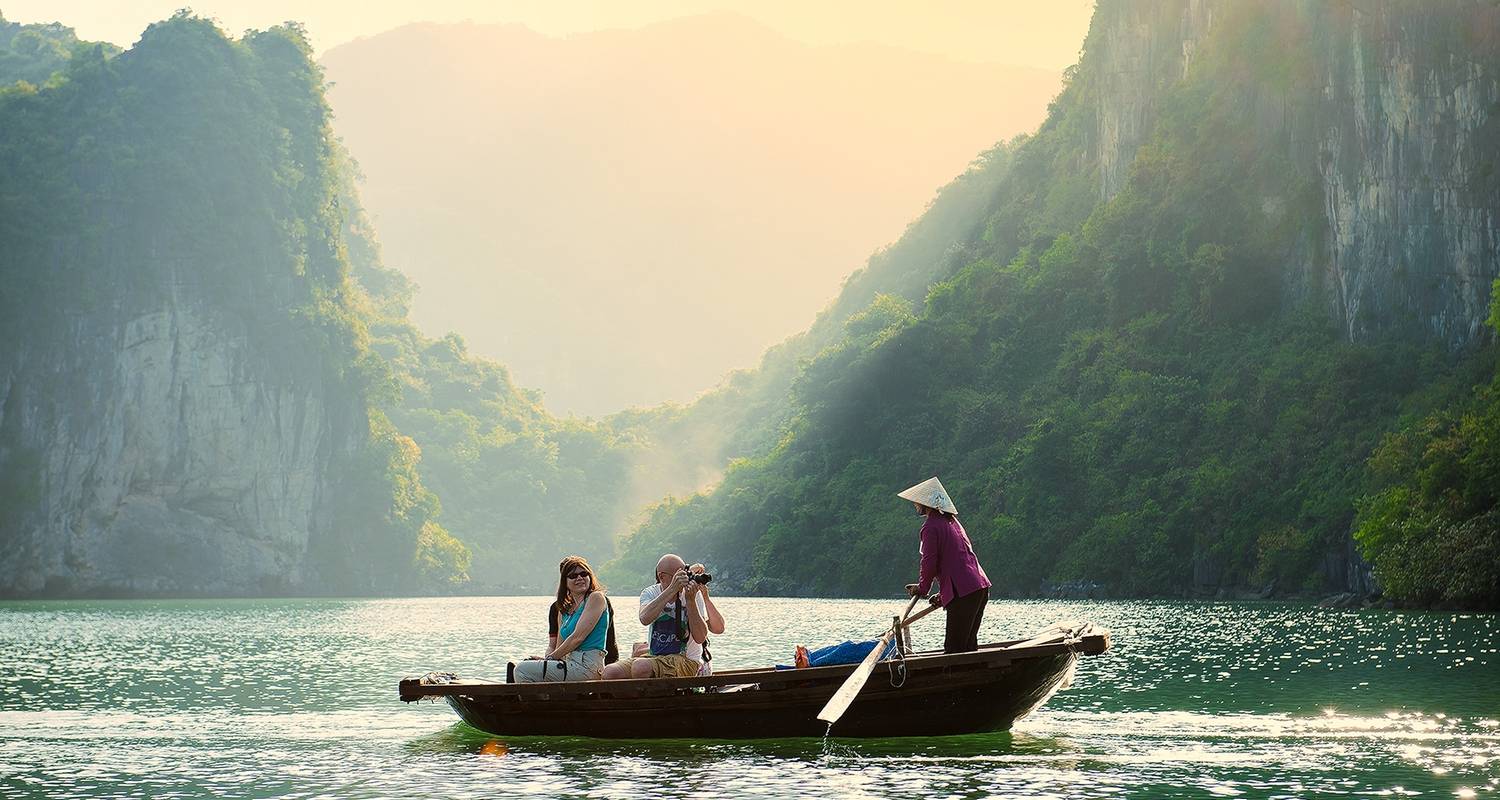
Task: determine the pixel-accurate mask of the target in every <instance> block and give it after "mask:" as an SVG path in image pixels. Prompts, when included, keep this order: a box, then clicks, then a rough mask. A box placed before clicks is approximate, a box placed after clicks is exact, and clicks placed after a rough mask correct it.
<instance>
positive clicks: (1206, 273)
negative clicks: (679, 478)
mask: <svg viewBox="0 0 1500 800" xmlns="http://www.w3.org/2000/svg"><path fill="white" fill-rule="evenodd" d="M1096 25H1097V20H1096ZM1316 36H1317V31H1316V30H1314V29H1311V28H1309V27H1308V26H1306V25H1300V24H1299V20H1298V19H1297V18H1296V14H1295V12H1294V10H1290V9H1284V8H1279V7H1276V6H1274V5H1272V6H1255V5H1253V4H1244V5H1242V6H1237V7H1236V8H1235V9H1234V10H1233V11H1232V14H1230V15H1229V18H1228V19H1226V20H1223V21H1220V22H1216V25H1215V33H1214V35H1213V41H1212V42H1210V43H1207V44H1205V45H1203V46H1202V48H1201V52H1203V53H1204V54H1205V55H1204V56H1202V57H1200V58H1198V59H1196V60H1195V61H1194V64H1193V69H1192V70H1191V71H1190V73H1189V75H1188V76H1187V77H1186V78H1185V79H1184V80H1182V81H1180V82H1179V83H1178V84H1176V85H1175V86H1173V87H1172V88H1171V89H1170V90H1169V91H1168V92H1167V93H1166V95H1165V99H1164V102H1163V106H1162V108H1161V110H1160V114H1159V115H1158V118H1157V120H1156V122H1155V129H1154V134H1153V136H1152V137H1151V138H1150V139H1149V140H1148V142H1147V144H1146V145H1145V146H1144V147H1143V148H1142V149H1141V151H1140V152H1139V154H1138V155H1137V157H1136V160H1135V162H1134V165H1133V168H1132V170H1131V173H1130V175H1129V178H1128V181H1127V182H1126V183H1125V185H1124V187H1123V188H1122V189H1121V191H1119V192H1118V193H1117V194H1115V195H1114V196H1113V197H1110V198H1108V199H1107V200H1103V199H1101V197H1100V194H1099V189H1098V187H1099V179H1098V172H1097V170H1098V165H1097V164H1095V163H1094V162H1093V161H1092V160H1091V155H1090V153H1091V151H1090V137H1091V136H1093V135H1094V134H1095V132H1096V131H1097V121H1096V119H1095V118H1094V116H1093V115H1094V113H1096V109H1097V108H1098V107H1099V103H1098V102H1097V100H1098V93H1099V92H1101V91H1104V89H1103V87H1102V85H1101V81H1102V80H1103V79H1104V76H1102V75H1101V74H1100V73H1099V71H1098V70H1096V69H1094V68H1093V67H1092V66H1091V64H1090V62H1089V52H1090V49H1091V48H1089V47H1087V46H1086V48H1085V59H1084V62H1083V63H1081V65H1080V67H1079V68H1078V69H1077V70H1076V71H1074V72H1073V73H1072V75H1071V76H1070V83H1069V85H1068V87H1067V88H1066V90H1065V91H1064V93H1063V94H1062V95H1061V96H1060V97H1059V99H1058V100H1057V101H1056V102H1055V103H1054V106H1053V109H1052V114H1051V116H1050V117H1049V119H1048V121H1047V123H1046V124H1045V125H1044V126H1043V127H1042V129H1041V130H1040V131H1039V132H1038V133H1037V134H1036V135H1035V136H1033V137H1030V138H1027V139H1024V140H1021V141H1017V142H1014V143H1012V144H1011V145H1010V146H1008V147H1007V148H1004V149H1002V150H1001V151H997V153H996V154H993V155H992V156H991V158H996V159H1004V161H1005V164H1006V169H1005V170H1004V171H1003V174H1002V175H1000V176H999V181H998V185H997V187H996V188H995V189H994V191H993V193H992V194H991V196H990V197H991V202H990V206H989V207H988V208H987V209H986V210H985V212H984V213H983V214H982V215H981V216H980V220H981V223H980V224H979V225H977V226H975V227H976V235H974V236H972V237H970V238H969V239H968V240H967V244H966V246H964V247H963V248H961V249H960V250H959V251H958V252H956V253H954V254H952V255H951V256H950V258H951V260H952V261H953V262H955V263H957V265H958V266H957V268H956V270H955V271H953V272H952V273H951V275H950V276H949V277H947V278H946V279H945V280H942V281H940V282H938V283H936V284H935V285H932V286H931V288H930V290H929V291H928V292H927V294H926V297H925V299H924V300H923V302H922V303H921V305H920V306H916V307H913V306H911V305H909V304H907V303H906V302H904V301H903V299H902V298H899V297H891V296H887V297H877V298H876V299H875V300H874V301H873V302H871V303H870V304H869V305H868V307H867V308H866V309H865V310H864V311H863V312H861V313H858V314H854V315H852V316H849V317H847V318H846V321H845V324H844V331H843V336H842V339H840V340H837V341H833V342H831V343H828V344H826V346H823V347H822V349H821V350H820V351H819V352H817V354H816V355H815V356H814V357H812V358H810V359H807V360H806V361H804V362H803V363H801V364H800V365H799V367H798V369H797V375H796V378H795V382H794V385H793V388H792V391H791V396H790V399H789V403H790V408H789V410H788V412H787V414H786V415H785V416H784V417H782V418H780V424H779V425H778V427H777V428H776V429H775V431H774V433H772V434H770V435H767V434H762V436H763V437H764V438H767V439H770V440H773V441H775V445H774V446H773V447H772V448H769V449H767V450H765V451H763V452H762V453H760V454H756V455H754V456H753V457H750V458H746V459H742V460H740V461H738V462H736V463H735V464H734V465H733V466H732V467H731V469H730V471H729V472H728V474H727V475H726V477H725V479H724V481H723V483H722V484H721V485H720V486H719V487H718V488H717V489H716V490H715V491H713V492H711V493H708V494H704V495H698V496H694V497H691V498H689V499H686V500H671V501H668V502H666V503H664V504H662V505H660V506H658V507H657V508H656V509H655V510H654V511H653V513H652V515H651V517H650V518H649V519H648V520H647V521H646V522H645V524H643V525H642V526H641V527H640V528H639V529H638V530H637V531H636V532H635V534H634V535H633V536H632V537H631V538H630V539H629V540H628V541H627V542H626V543H625V545H624V547H623V553H622V556H621V558H620V560H619V562H618V563H617V564H616V565H615V570H616V571H618V572H622V573H635V574H646V573H645V572H644V571H649V566H648V565H649V564H650V563H651V561H652V560H654V558H655V556H656V554H657V553H660V552H661V551H663V550H677V551H681V552H683V553H684V554H685V555H688V556H689V557H692V558H706V559H709V560H711V561H713V562H715V564H716V568H717V570H718V571H719V572H721V573H724V574H725V575H726V577H727V578H728V579H729V581H730V582H731V584H732V585H735V586H737V587H738V588H740V589H742V590H745V591H751V592H759V593H777V594H781V593H786V594H800V593H807V592H811V593H815V594H884V593H890V592H893V591H897V590H899V587H900V585H901V584H902V583H904V582H906V581H908V580H911V579H912V577H913V575H914V571H915V568H916V531H917V528H918V521H917V520H916V519H915V518H914V517H912V516H910V510H909V509H910V507H909V505H907V504H905V503H902V502H900V501H897V500H896V499H895V498H894V497H893V494H894V492H896V491H898V490H900V489H901V488H904V487H905V486H907V485H910V484H912V483H915V482H917V481H919V480H921V479H924V478H926V477H928V476H930V475H933V474H939V475H941V476H942V477H943V479H944V482H945V483H946V484H947V485H948V487H949V489H950V491H951V492H952V493H953V495H954V497H955V499H956V500H957V501H958V504H959V507H960V509H961V511H962V513H961V517H962V519H963V520H964V523H965V525H966V527H967V529H968V532H969V534H970V536H971V538H972V539H973V540H974V543H975V547H976V549H977V551H978V553H979V556H980V558H981V561H982V562H983V563H984V564H985V565H986V566H987V569H988V571H989V574H990V577H991V578H992V579H993V580H994V581H995V584H996V587H997V590H998V591H1000V592H1003V593H1006V594H1030V593H1035V592H1037V591H1038V590H1039V589H1040V588H1041V586H1042V584H1043V583H1044V582H1045V581H1048V580H1067V579H1082V580H1087V581H1093V582H1098V583H1100V584H1103V585H1104V586H1105V587H1106V590H1107V591H1110V592H1112V593H1116V594H1121V595H1134V596H1141V595H1154V596H1185V595H1193V594H1199V593H1204V592H1207V593H1214V592H1218V591H1222V590H1224V589H1226V588H1227V589H1237V588H1238V589H1253V590H1256V591H1267V590H1269V591H1275V592H1279V593H1283V594H1285V593H1293V594H1295V593H1304V592H1313V591H1319V590H1322V589H1324V588H1325V587H1332V586H1337V585H1342V584H1343V581H1344V578H1345V575H1344V572H1345V570H1348V569H1350V568H1351V567H1352V566H1355V565H1351V564H1350V561H1349V558H1348V554H1347V550H1348V541H1349V530H1350V526H1351V524H1352V522H1353V518H1354V514H1355V503H1356V500H1357V499H1358V498H1359V497H1361V496H1362V495H1363V494H1365V493H1366V492H1368V491H1370V490H1371V488H1372V485H1373V484H1372V480H1373V476H1372V475H1371V473H1370V470H1369V467H1368V466H1367V464H1366V459H1367V458H1368V457H1369V456H1370V454H1371V452H1372V451H1373V450H1374V449H1375V447H1376V445H1377V443H1379V442H1380V440H1381V437H1382V436H1383V435H1384V434H1385V433H1386V432H1387V431H1389V430H1390V429H1391V428H1392V427H1393V426H1394V425H1395V424H1397V420H1398V419H1401V418H1402V417H1403V416H1404V415H1411V414H1416V415H1421V414H1423V413H1427V412H1428V411H1431V410H1432V409H1434V408H1440V407H1442V406H1443V405H1444V404H1446V403H1450V402H1453V401H1454V400H1455V399H1456V398H1459V397H1461V396H1463V394H1464V392H1465V391H1466V388H1467V387H1468V386H1469V385H1471V384H1472V382H1473V381H1474V379H1475V376H1476V374H1477V373H1476V370H1477V369H1480V367H1478V366H1476V362H1475V361H1474V360H1473V359H1470V360H1458V361H1456V360H1454V359H1452V358H1450V357H1449V356H1447V355H1446V354H1445V353H1444V351H1443V350H1442V349H1441V348H1440V347H1439V346H1438V345H1436V344H1430V345H1429V344H1422V343H1421V340H1420V339H1419V338H1416V337H1402V338H1401V339H1399V340H1398V339H1395V338H1393V339H1391V340H1389V341H1374V342H1366V343H1363V344H1357V345H1356V344H1349V343H1347V342H1345V341H1344V337H1343V336H1342V335H1341V333H1340V332H1339V331H1338V330H1336V329H1335V328H1334V326H1333V324H1332V323H1331V322H1330V321H1329V320H1327V318H1326V315H1325V314H1324V313H1323V312H1322V309H1321V308H1320V307H1318V306H1317V305H1316V304H1315V303H1312V302H1309V303H1307V304H1300V303H1295V302H1289V301H1288V300H1287V296H1288V295H1287V293H1286V292H1285V289H1284V283H1283V281H1284V279H1285V275H1286V274H1288V273H1289V272H1292V271H1293V270H1291V269H1290V267H1291V266H1292V265H1291V263H1290V262H1293V261H1294V260H1296V259H1298V258H1300V257H1304V251H1302V250H1299V245H1300V243H1302V242H1305V241H1308V240H1309V239H1311V238H1314V237H1313V235H1314V234H1315V233H1317V231H1316V228H1315V227H1314V226H1316V225H1318V224H1320V220H1321V208H1320V207H1319V203H1320V202H1321V200H1320V195H1319V194H1318V192H1317V191H1316V189H1317V187H1316V183H1315V181H1316V176H1317V172H1316V164H1315V163H1313V164H1308V163H1301V162H1296V161H1294V160H1293V159H1292V154H1291V153H1290V152H1289V150H1288V148H1287V146H1286V138H1287V136H1288V134H1287V131H1286V130H1285V129H1278V130H1267V129H1266V128H1265V126H1264V125H1263V124H1261V118H1260V117H1258V116H1257V115H1256V114H1255V110H1256V108H1257V98H1258V97H1259V94H1258V92H1259V91H1260V90H1261V88H1262V87H1264V86H1265V85H1266V84H1267V83H1268V82H1269V83H1272V84H1274V86H1275V87H1276V90H1277V92H1278V95H1279V96H1281V97H1284V98H1285V103H1286V105H1287V106H1288V107H1291V108H1304V109H1312V111H1310V112H1309V113H1307V114H1305V115H1304V116H1302V117H1301V118H1295V117H1294V118H1292V119H1290V120H1289V121H1288V122H1287V128H1291V129H1292V131H1293V134H1292V135H1294V136H1295V135H1299V134H1300V133H1302V132H1305V128H1306V126H1313V125H1316V124H1317V120H1318V117H1317V111H1316V109H1317V108H1318V103H1317V98H1318V92H1319V89H1320V87H1319V85H1318V83H1317V81H1316V80H1315V76H1313V75H1312V74H1311V72H1310V71H1307V70H1303V69H1300V67H1301V66H1302V65H1300V64H1299V63H1297V60H1296V56H1297V54H1298V53H1304V52H1309V51H1310V50H1311V49H1312V48H1316V47H1317V46H1319V44H1318V41H1317V39H1316ZM1267 37H1271V39H1269V40H1274V41H1277V42H1278V46H1279V47H1281V48H1282V49H1283V51H1284V52H1285V53H1286V54H1287V58H1286V59H1280V60H1276V61H1275V63H1270V62H1268V61H1267V59H1265V58H1263V55H1264V50H1265V47H1266V42H1267V41H1269V40H1268V38H1267ZM1298 126H1303V127H1302V129H1300V130H1299V128H1298ZM1298 271H1299V272H1301V273H1304V274H1305V273H1314V274H1316V271H1315V270H1307V269H1302V270H1298ZM1315 288H1316V287H1314V289H1315ZM1310 294H1311V295H1312V296H1316V291H1315V290H1314V291H1313V292H1311V293H1310ZM1481 360H1482V359H1481ZM1455 425H1459V423H1458V422H1457V421H1455V422H1454V423H1453V425H1450V426H1448V427H1447V428H1444V429H1443V430H1454V429H1455V428H1454V426H1455ZM1475 426H1482V420H1476V421H1474V422H1472V423H1471V424H1470V430H1466V431H1464V432H1461V433H1459V434H1457V435H1458V436H1459V437H1460V438H1462V439H1463V440H1464V441H1466V442H1475V441H1478V440H1474V439H1472V438H1471V436H1472V435H1473V434H1472V429H1473V428H1474V427H1475ZM1439 427H1441V426H1439ZM1398 449H1400V445H1395V444H1387V445H1386V447H1385V448H1383V449H1382V455H1381V456H1380V457H1379V458H1377V463H1382V462H1392V463H1394V468H1395V471H1396V472H1397V473H1400V472H1401V471H1402V470H1403V469H1406V468H1407V466H1408V465H1407V464H1405V463H1397V462H1400V458H1399V457H1398V455H1397V453H1396V450H1398ZM1458 449H1459V450H1460V451H1461V452H1460V453H1458V454H1456V455H1454V456H1453V457H1454V458H1458V459H1460V460H1463V459H1468V460H1467V461H1463V463H1465V464H1469V465H1473V469H1474V470H1475V471H1474V472H1473V474H1472V477H1473V478H1474V483H1475V485H1480V484H1483V485H1487V486H1493V485H1494V484H1493V483H1492V482H1491V483H1489V484H1484V481H1483V480H1482V478H1483V477H1484V475H1483V473H1482V472H1481V471H1478V470H1479V466H1480V465H1482V464H1488V463H1489V462H1487V461H1485V460H1484V459H1485V456H1484V455H1483V454H1482V453H1479V450H1475V451H1474V452H1473V453H1471V452H1470V450H1469V449H1467V448H1458ZM1481 449H1482V448H1481ZM1471 494H1472V496H1467V495H1466V497H1468V500H1469V502H1468V504H1467V505H1466V506H1464V508H1463V509H1462V511H1461V512H1455V513H1454V515H1453V517H1452V522H1453V524H1452V525H1450V526H1449V527H1450V528H1451V529H1452V530H1451V534H1450V535H1449V538H1450V539H1451V540H1452V541H1453V544H1452V545H1451V547H1449V555H1450V560H1451V556H1454V555H1456V554H1458V553H1467V552H1471V551H1470V550H1469V549H1468V548H1469V547H1470V545H1471V543H1472V542H1473V541H1475V540H1477V538H1478V537H1480V535H1481V533H1480V531H1481V530H1493V526H1491V527H1490V528H1488V529H1484V528H1483V525H1484V524H1485V523H1484V521H1483V519H1484V518H1480V517H1477V516H1475V515H1476V514H1478V513H1479V511H1480V510H1481V509H1487V508H1490V507H1492V505H1493V500H1492V499H1491V496H1490V495H1485V494H1483V493H1479V492H1473V493H1471ZM1382 497H1385V498H1387V499H1388V500H1390V502H1391V505H1392V506H1397V507H1399V506H1400V505H1401V504H1400V502H1398V499H1399V498H1398V499H1391V498H1392V497H1393V496H1392V495H1389V494H1387V495H1383V496H1382ZM1486 503H1489V505H1485V504H1486ZM1371 507H1372V508H1374V507H1376V506H1371ZM1424 519H1426V518H1424ZM1427 522H1430V520H1427ZM1424 524H1426V523H1424ZM1445 530H1446V529H1445ZM1371 549H1372V551H1379V550H1381V549H1382V547H1381V546H1376V547H1374V548H1371ZM1382 563H1383V562H1382V559H1381V556H1380V555H1378V554H1377V555H1376V564H1377V567H1380V566H1381V565H1382ZM1486 563H1487V564H1492V563H1493V559H1491V560H1490V561H1487V562H1486ZM1388 572H1389V569H1388V568H1386V569H1382V572H1381V574H1382V575H1385V574H1387V573H1388ZM1486 574H1492V573H1486ZM1463 580H1465V581H1469V582H1471V583H1472V582H1474V581H1475V580H1478V578H1477V577H1473V576H1470V577H1465V578H1463ZM1492 602H1493V601H1492Z"/></svg>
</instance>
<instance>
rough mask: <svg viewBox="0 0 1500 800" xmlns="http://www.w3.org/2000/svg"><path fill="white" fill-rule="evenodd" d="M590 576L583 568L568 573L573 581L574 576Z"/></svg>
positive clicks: (569, 578) (568, 576)
mask: <svg viewBox="0 0 1500 800" xmlns="http://www.w3.org/2000/svg"><path fill="white" fill-rule="evenodd" d="M588 576H589V574H588V573H587V572H584V571H583V570H579V571H577V572H569V573H568V575H567V578H568V580H570V581H571V580H573V579H574V578H587V577H588Z"/></svg>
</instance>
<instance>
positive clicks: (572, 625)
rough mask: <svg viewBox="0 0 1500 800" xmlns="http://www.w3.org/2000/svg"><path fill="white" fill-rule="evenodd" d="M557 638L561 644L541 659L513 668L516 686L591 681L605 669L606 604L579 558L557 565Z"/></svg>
mask: <svg viewBox="0 0 1500 800" xmlns="http://www.w3.org/2000/svg"><path fill="white" fill-rule="evenodd" d="M558 574H559V578H558V583H557V613H558V629H557V635H558V637H559V639H560V641H557V643H556V645H555V646H553V647H552V649H551V650H550V651H549V652H548V653H547V654H546V655H545V656H543V657H541V658H537V657H535V656H533V657H531V658H529V659H527V660H525V661H522V662H521V663H519V664H514V665H512V669H511V675H512V679H513V680H514V681H515V682H517V683H530V682H535V681H590V680H594V679H596V678H598V677H599V673H600V671H602V670H603V669H604V652H605V641H606V638H607V635H608V632H609V627H610V625H609V622H610V621H609V604H608V601H607V600H606V599H605V597H604V587H603V585H601V584H600V583H599V579H598V578H596V577H595V576H594V569H593V568H592V567H590V566H589V562H587V561H585V560H584V559H583V558H582V557H581V556H568V557H567V558H565V559H563V560H562V563H561V564H559V565H558Z"/></svg>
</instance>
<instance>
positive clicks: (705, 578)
mask: <svg viewBox="0 0 1500 800" xmlns="http://www.w3.org/2000/svg"><path fill="white" fill-rule="evenodd" d="M713 579H714V576H712V575H710V574H708V573H707V572H689V573H688V580H690V581H695V582H697V583H708V582H709V581H711V580H713Z"/></svg>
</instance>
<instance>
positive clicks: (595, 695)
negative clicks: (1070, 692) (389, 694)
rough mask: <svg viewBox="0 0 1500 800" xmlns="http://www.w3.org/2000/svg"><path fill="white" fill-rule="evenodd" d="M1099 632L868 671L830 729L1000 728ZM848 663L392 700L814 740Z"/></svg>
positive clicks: (625, 728) (555, 728)
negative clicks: (431, 701)
mask: <svg viewBox="0 0 1500 800" xmlns="http://www.w3.org/2000/svg"><path fill="white" fill-rule="evenodd" d="M1109 646H1110V642H1109V631H1107V630H1104V629H1101V628H1096V627H1094V626H1092V625H1090V624H1088V623H1083V624H1076V623H1075V624H1068V625H1061V626H1055V627H1054V628H1051V629H1049V630H1048V631H1044V632H1043V633H1041V634H1038V635H1037V636H1033V637H1031V638H1030V639H1025V640H1016V641H1009V642H997V643H994V644H986V645H983V646H981V647H980V648H979V650H978V651H976V652H973V653H957V654H954V655H943V654H942V653H941V652H938V651H928V652H919V653H910V654H905V655H900V656H896V657H893V658H891V659H887V660H886V661H883V662H881V663H880V664H878V665H877V666H876V670H875V672H874V673H873V674H872V675H871V676H870V678H869V681H868V683H867V684H866V685H865V687H864V689H863V691H862V692H860V694H859V696H858V697H857V699H856V700H855V701H854V704H853V705H852V706H850V708H849V710H848V711H847V712H846V713H845V714H844V716H843V718H842V719H840V720H839V722H838V724H837V725H835V726H834V730H832V735H835V736H866V737H868V736H879V737H886V736H940V735H950V734H962V733H978V732H982V731H996V730H1006V729H1008V728H1010V726H1011V725H1012V724H1013V723H1014V722H1015V721H1016V720H1018V719H1020V718H1022V717H1024V716H1026V715H1027V714H1029V713H1031V711H1033V710H1034V709H1036V708H1037V707H1038V706H1040V705H1041V704H1042V703H1044V702H1046V701H1047V699H1048V698H1049V697H1051V696H1052V694H1053V692H1055V691H1057V689H1058V688H1059V686H1060V685H1062V684H1063V683H1064V682H1065V681H1066V680H1068V679H1069V678H1070V677H1071V675H1072V672H1073V669H1074V665H1075V663H1076V662H1077V660H1078V657H1079V656H1080V655H1097V654H1099V653H1103V652H1104V651H1106V650H1108V649H1109ZM856 666H857V665H855V664H840V665H838V666H827V667H809V668H804V669H787V670H777V669H737V670H726V671H724V672H719V673H715V674H714V675H711V676H708V677H695V678H651V679H644V680H618V681H576V682H569V683H497V682H491V681H476V680H464V679H460V678H454V677H449V676H441V677H434V676H432V675H429V676H426V677H423V678H408V679H405V680H402V681H401V683H400V697H401V699H402V700H403V701H406V702H412V701H416V700H421V699H423V698H429V699H436V698H438V697H442V698H445V699H446V700H447V701H448V704H449V705H451V706H452V707H453V709H454V710H455V711H457V712H458V715H459V716H460V717H462V718H463V720H464V721H465V722H467V723H468V724H470V725H472V726H474V727H475V728H478V729H480V730H482V731H485V732H487V733H490V734H494V735H497V736H592V737H599V738H629V739H652V738H683V737H692V738H710V739H759V738H783V737H794V736H823V735H824V734H825V733H828V732H829V728H828V726H827V725H825V724H824V723H822V722H819V721H818V720H817V718H816V717H817V715H818V711H819V709H821V708H822V707H823V704H824V703H825V702H827V701H828V698H829V697H831V696H832V695H833V694H834V692H836V691H838V689H839V686H840V685H841V684H842V683H843V682H844V679H845V678H847V677H848V676H849V674H850V673H851V672H853V671H854V669H855V667H856Z"/></svg>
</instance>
